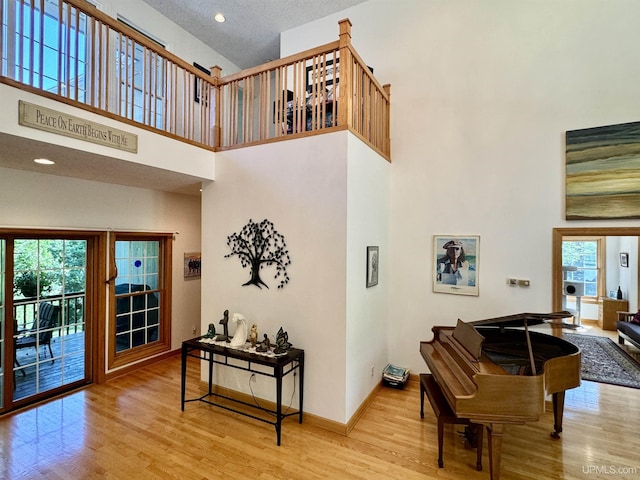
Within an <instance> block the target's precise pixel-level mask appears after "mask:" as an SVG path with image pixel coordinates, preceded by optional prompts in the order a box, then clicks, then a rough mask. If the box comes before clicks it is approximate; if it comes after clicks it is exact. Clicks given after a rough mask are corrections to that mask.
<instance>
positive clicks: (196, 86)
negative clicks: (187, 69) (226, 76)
mask: <svg viewBox="0 0 640 480" xmlns="http://www.w3.org/2000/svg"><path fill="white" fill-rule="evenodd" d="M193 66H194V67H196V68H197V69H198V70H200V71H201V72H202V73H206V74H207V75H211V71H210V70H209V69H208V68H205V67H203V66H202V65H199V64H197V63H196V62H193ZM193 101H194V102H196V103H200V80H199V79H198V77H196V76H194V77H193ZM205 104H206V102H205Z"/></svg>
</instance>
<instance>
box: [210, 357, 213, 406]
mask: <svg viewBox="0 0 640 480" xmlns="http://www.w3.org/2000/svg"><path fill="white" fill-rule="evenodd" d="M212 385H213V352H209V395H211V394H212V393H213V390H212Z"/></svg>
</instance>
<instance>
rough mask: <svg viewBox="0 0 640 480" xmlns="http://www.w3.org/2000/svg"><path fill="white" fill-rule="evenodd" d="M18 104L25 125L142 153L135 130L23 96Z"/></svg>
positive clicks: (19, 115)
mask: <svg viewBox="0 0 640 480" xmlns="http://www.w3.org/2000/svg"><path fill="white" fill-rule="evenodd" d="M18 107H19V113H18V123H19V124H20V125H23V126H25V127H31V128H37V129H38V130H44V131H45V132H50V133H57V134H58V135H64V136H66V137H71V138H76V139H78V140H84V141H86V142H92V143H97V144H98V145H103V146H105V147H111V148H117V149H118V150H124V151H126V152H131V153H138V136H137V135H135V134H133V133H129V132H125V131H123V130H119V129H117V128H112V127H108V126H106V125H101V124H99V123H96V122H92V121H90V120H85V119H84V118H80V117H76V116H74V115H69V114H68V113H63V112H58V111H56V110H51V109H50V108H45V107H41V106H39V105H35V104H33V103H28V102H24V101H22V100H19V102H18Z"/></svg>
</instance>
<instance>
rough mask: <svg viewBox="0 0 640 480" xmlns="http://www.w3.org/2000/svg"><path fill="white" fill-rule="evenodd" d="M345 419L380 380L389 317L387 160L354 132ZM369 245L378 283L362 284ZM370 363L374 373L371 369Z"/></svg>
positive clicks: (351, 142) (350, 165)
mask: <svg viewBox="0 0 640 480" xmlns="http://www.w3.org/2000/svg"><path fill="white" fill-rule="evenodd" d="M348 140H349V144H348V154H347V156H348V172H347V184H348V185H347V314H346V365H345V366H346V409H347V415H346V418H347V419H349V418H351V416H352V415H353V414H354V413H355V411H356V410H357V409H358V408H359V407H360V405H361V404H362V402H363V400H364V399H365V398H366V397H367V395H368V394H369V393H370V392H371V390H372V389H373V388H374V387H375V385H376V384H378V382H380V375H381V372H382V369H383V368H384V367H385V365H386V362H387V358H388V356H389V355H388V351H387V335H386V334H387V324H388V323H389V322H393V323H394V327H393V328H397V329H402V328H403V326H402V322H397V323H396V322H395V319H392V317H390V316H389V312H388V309H387V301H388V291H389V283H388V278H389V277H388V272H389V269H390V265H389V209H390V202H391V197H390V183H389V179H390V172H391V165H390V164H389V162H387V161H386V160H385V159H383V158H382V157H380V156H379V155H378V154H376V153H374V152H373V150H371V148H369V147H368V146H366V145H365V144H364V143H362V142H361V141H360V140H358V139H357V138H356V137H354V136H353V135H349V137H348ZM367 246H377V247H379V254H380V256H379V258H378V268H379V272H378V285H375V286H373V287H369V288H366V271H367V257H366V251H367V250H366V249H367ZM371 367H373V375H372V374H371Z"/></svg>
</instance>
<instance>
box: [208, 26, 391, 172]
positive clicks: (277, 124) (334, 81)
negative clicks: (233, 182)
mask: <svg viewBox="0 0 640 480" xmlns="http://www.w3.org/2000/svg"><path fill="white" fill-rule="evenodd" d="M339 24H340V38H339V40H337V41H335V42H332V43H329V44H326V45H323V46H320V47H317V48H314V49H311V50H307V51H305V52H302V53H298V54H296V55H291V56H289V57H286V58H282V59H279V60H274V61H272V62H269V63H267V64H264V65H261V66H258V67H255V68H252V69H248V70H244V71H242V72H239V73H236V74H234V75H229V76H227V77H224V78H221V79H219V81H218V82H217V84H218V85H219V87H220V91H219V95H220V97H219V99H218V101H217V104H218V105H219V106H220V108H219V109H218V111H217V112H216V114H217V115H219V119H218V121H217V122H216V125H220V126H221V127H220V133H219V135H220V140H219V143H218V144H217V145H219V146H220V149H227V148H235V147H240V146H246V145H251V144H256V143H263V142H266V141H274V140H282V139H284V138H290V137H289V136H290V135H293V136H304V135H311V134H316V133H325V132H329V131H335V130H343V129H349V130H351V131H352V132H353V133H355V134H356V135H358V136H359V137H360V138H361V139H362V140H364V141H365V142H367V143H368V144H369V145H370V146H371V147H372V148H374V149H375V150H376V151H378V152H379V153H380V154H382V155H383V156H384V157H385V158H387V160H389V159H390V153H391V145H390V139H389V138H390V132H389V109H390V103H389V95H390V86H389V85H385V86H384V87H382V86H381V85H380V84H379V83H378V81H377V80H376V79H375V77H374V76H373V74H372V73H371V70H370V68H369V67H367V65H366V64H365V63H364V61H363V60H362V59H361V58H360V56H359V55H358V53H357V52H356V51H355V49H354V48H353V46H352V45H351V22H350V21H349V20H342V21H340V22H339Z"/></svg>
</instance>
